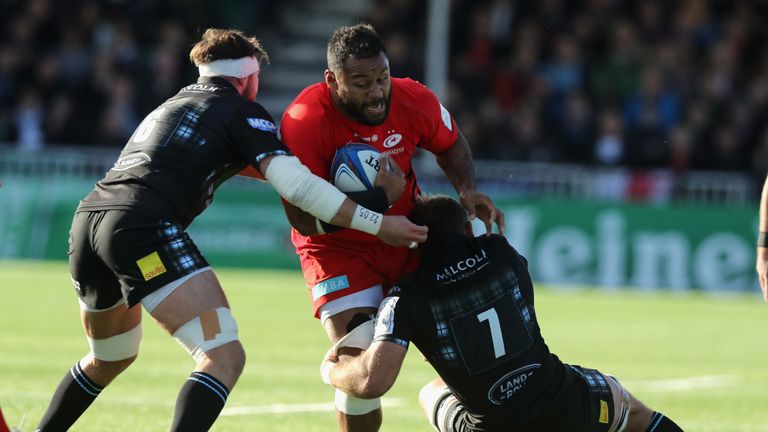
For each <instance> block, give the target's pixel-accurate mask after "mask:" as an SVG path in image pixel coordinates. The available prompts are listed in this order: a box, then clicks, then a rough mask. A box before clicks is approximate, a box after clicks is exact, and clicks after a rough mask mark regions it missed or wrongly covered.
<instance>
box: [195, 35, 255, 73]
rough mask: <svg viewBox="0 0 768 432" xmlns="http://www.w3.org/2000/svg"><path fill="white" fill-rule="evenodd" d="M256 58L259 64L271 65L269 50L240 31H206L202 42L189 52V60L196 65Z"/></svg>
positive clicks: (201, 39)
mask: <svg viewBox="0 0 768 432" xmlns="http://www.w3.org/2000/svg"><path fill="white" fill-rule="evenodd" d="M254 56H255V57H256V58H257V59H258V60H259V62H261V61H265V62H267V63H269V55H267V50H266V49H264V46H263V45H262V44H261V41H260V40H259V39H257V38H255V37H253V36H246V35H245V33H243V32H241V31H240V30H232V29H217V28H209V29H208V30H206V31H205V33H203V36H202V37H201V38H200V41H199V42H198V43H196V44H195V46H193V47H192V50H191V51H190V52H189V59H190V60H191V61H192V63H194V64H195V65H201V64H207V63H210V62H213V61H216V60H226V59H239V58H242V57H254Z"/></svg>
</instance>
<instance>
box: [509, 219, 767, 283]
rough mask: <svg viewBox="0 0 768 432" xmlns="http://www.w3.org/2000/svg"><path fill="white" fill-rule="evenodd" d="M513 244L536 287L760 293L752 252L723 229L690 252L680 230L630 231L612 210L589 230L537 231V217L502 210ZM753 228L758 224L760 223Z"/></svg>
mask: <svg viewBox="0 0 768 432" xmlns="http://www.w3.org/2000/svg"><path fill="white" fill-rule="evenodd" d="M504 213H505V216H506V219H507V221H508V222H507V225H508V226H511V227H515V229H513V230H508V231H507V232H509V234H508V238H509V240H510V244H511V245H513V246H514V247H515V248H516V249H517V250H518V251H520V253H521V254H523V255H524V256H526V257H529V258H530V266H531V273H532V274H533V277H534V279H535V280H538V281H541V282H544V283H553V284H574V285H581V284H596V285H600V286H604V287H622V286H628V285H633V286H638V287H641V288H642V289H648V290H650V289H657V288H663V289H673V290H686V289H689V288H692V287H699V288H702V289H705V290H712V291H715V290H720V291H721V290H729V291H745V290H750V289H752V290H755V289H757V287H758V285H757V276H756V274H755V272H754V269H753V268H752V266H753V265H754V248H753V247H752V246H751V245H750V243H749V242H748V241H747V240H745V239H744V238H743V237H742V236H739V235H737V234H734V233H731V232H728V231H725V230H720V231H715V232H713V233H711V234H709V235H707V236H706V237H704V238H703V239H701V240H700V241H698V242H697V244H695V245H692V244H691V241H690V240H689V237H688V236H689V235H688V234H687V233H686V232H684V231H682V228H681V229H668V230H658V231H652V230H647V229H645V230H637V229H635V230H630V229H629V228H628V227H627V225H628V223H627V216H626V215H625V214H624V213H622V212H621V211H620V210H617V209H607V210H604V211H602V212H599V213H597V215H596V216H595V217H594V220H595V225H594V228H593V230H590V229H588V228H587V227H584V226H573V225H554V226H552V227H550V228H542V227H541V226H540V218H541V216H540V215H539V210H538V209H536V208H532V207H515V208H507V209H504ZM755 225H756V223H755ZM534 233H536V234H537V238H535V237H534V236H533V234H534Z"/></svg>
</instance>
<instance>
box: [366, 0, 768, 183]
mask: <svg viewBox="0 0 768 432" xmlns="http://www.w3.org/2000/svg"><path fill="white" fill-rule="evenodd" d="M426 3H427V2H424V1H420V0H379V1H377V2H376V7H375V8H374V9H373V11H372V12H371V14H370V16H369V17H368V19H369V20H370V21H371V22H372V23H373V24H374V25H375V26H376V27H377V28H378V29H379V30H380V32H381V33H382V34H383V35H384V36H385V37H386V39H387V41H388V47H389V50H390V59H391V60H392V69H393V74H394V75H411V76H413V77H416V78H421V77H422V76H423V70H422V68H421V66H420V64H419V63H418V62H417V61H415V60H416V59H419V58H423V52H424V49H425V47H424V44H423V42H421V41H424V40H425V37H424V36H425V32H426V26H425V18H426V14H427V9H426V8H427V6H426ZM451 3H452V26H451V38H450V52H451V60H450V69H449V71H450V72H449V73H450V89H449V92H448V96H447V104H448V106H449V108H450V109H451V111H452V113H453V114H454V116H455V117H456V119H457V121H458V123H459V126H460V127H461V128H462V131H463V132H464V134H465V135H466V136H467V138H468V140H469V141H470V143H471V144H472V145H473V149H474V153H475V155H476V157H478V158H492V159H511V160H520V161H540V162H568V163H582V164H594V165H601V166H615V165H620V166H629V167H632V168H660V167H661V168H671V169H672V170H674V171H677V172H680V171H686V170H692V169H697V170H698V169H703V170H723V171H732V170H738V171H744V172H750V171H751V172H753V173H755V174H756V175H759V176H761V177H762V178H764V175H765V172H766V170H768V128H767V127H766V125H768V45H766V43H765V41H766V40H768V38H767V36H768V34H767V33H768V27H766V25H765V23H766V22H768V21H767V19H768V2H766V1H738V2H735V1H728V0H710V1H706V0H680V1H673V2H672V1H662V0H643V1H629V0H627V1H621V0H537V1H526V0H485V1H483V0H453V1H452V2H451ZM411 41H420V42H419V43H417V44H414V43H412V42H411Z"/></svg>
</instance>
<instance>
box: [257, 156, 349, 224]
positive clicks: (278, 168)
mask: <svg viewBox="0 0 768 432" xmlns="http://www.w3.org/2000/svg"><path fill="white" fill-rule="evenodd" d="M264 176H265V177H266V178H267V181H269V182H270V183H271V184H272V186H273V187H274V188H275V190H277V193H279V194H280V195H281V196H282V197H283V198H285V200H286V201H288V202H289V203H291V204H293V205H295V206H296V207H298V208H300V209H302V210H304V211H305V212H307V213H309V214H311V215H312V216H314V217H316V218H318V219H321V220H323V221H325V222H329V223H330V221H331V219H333V217H334V216H336V213H337V212H338V211H339V208H340V207H341V204H342V203H343V202H344V200H345V199H347V196H346V195H344V194H343V193H342V192H341V191H339V190H338V189H336V188H335V187H334V186H333V185H331V184H330V183H328V182H327V181H325V180H323V179H322V178H320V177H318V176H316V175H314V174H312V172H310V171H309V168H307V167H306V166H305V165H303V164H302V163H301V162H299V159H298V158H296V157H295V156H284V155H278V156H274V157H273V158H272V159H271V160H270V161H269V166H268V167H267V172H266V173H264Z"/></svg>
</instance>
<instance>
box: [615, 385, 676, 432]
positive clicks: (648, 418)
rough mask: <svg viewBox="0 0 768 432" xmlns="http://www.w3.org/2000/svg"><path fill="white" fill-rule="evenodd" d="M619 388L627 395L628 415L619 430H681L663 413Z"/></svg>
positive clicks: (664, 431) (627, 431)
mask: <svg viewBox="0 0 768 432" xmlns="http://www.w3.org/2000/svg"><path fill="white" fill-rule="evenodd" d="M607 376H609V377H610V378H611V379H613V383H615V384H616V385H619V386H620V384H618V381H616V379H615V378H613V377H612V376H610V375H607ZM612 387H613V385H612ZM612 390H613V389H612ZM621 390H622V392H623V393H624V394H626V395H627V396H628V400H629V416H628V418H627V422H626V428H624V429H619V431H624V432H682V431H683V429H681V428H680V426H678V425H677V424H675V422H673V421H672V420H671V419H669V418H667V417H666V416H664V414H662V413H660V412H657V411H652V410H651V409H650V408H648V407H647V406H645V404H643V403H642V402H640V401H639V400H638V399H637V398H635V397H634V396H632V394H630V393H629V392H627V391H626V390H625V389H624V388H623V387H622V388H621Z"/></svg>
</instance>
